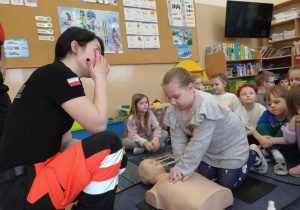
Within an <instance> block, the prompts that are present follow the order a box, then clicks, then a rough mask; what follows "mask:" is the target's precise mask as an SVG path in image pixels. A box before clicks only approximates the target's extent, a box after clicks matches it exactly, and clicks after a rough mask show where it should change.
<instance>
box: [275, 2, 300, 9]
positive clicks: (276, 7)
mask: <svg viewBox="0 0 300 210" xmlns="http://www.w3.org/2000/svg"><path fill="white" fill-rule="evenodd" d="M298 2H299V0H288V1H284V2H281V3H278V4H275V5H274V7H273V10H276V9H280V8H283V7H286V6H290V5H292V4H295V3H298Z"/></svg>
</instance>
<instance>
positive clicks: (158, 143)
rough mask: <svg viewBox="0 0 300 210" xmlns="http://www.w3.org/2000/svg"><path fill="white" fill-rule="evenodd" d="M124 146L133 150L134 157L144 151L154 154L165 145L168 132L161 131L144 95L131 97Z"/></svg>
mask: <svg viewBox="0 0 300 210" xmlns="http://www.w3.org/2000/svg"><path fill="white" fill-rule="evenodd" d="M125 136H126V137H127V138H126V139H125V140H124V146H125V148H126V149H130V150H133V154H134V155H138V154H141V153H143V152H144V151H145V149H146V150H147V151H149V152H155V151H157V150H158V149H159V148H160V147H163V146H164V145H165V142H166V141H167V139H168V136H169V134H168V132H167V131H165V130H162V129H161V127H160V125H159V123H158V121H157V119H156V117H155V116H154V114H153V112H152V111H150V110H149V100H148V98H147V96H145V95H144V94H134V95H133V97H132V102H131V108H130V112H129V117H128V119H127V129H126V131H125Z"/></svg>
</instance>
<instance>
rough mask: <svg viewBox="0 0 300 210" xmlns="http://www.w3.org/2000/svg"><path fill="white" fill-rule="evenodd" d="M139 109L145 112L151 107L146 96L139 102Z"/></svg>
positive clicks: (141, 112) (140, 111) (142, 112)
mask: <svg viewBox="0 0 300 210" xmlns="http://www.w3.org/2000/svg"><path fill="white" fill-rule="evenodd" d="M136 106H137V110H138V112H139V113H140V114H145V113H146V112H147V111H148V108H149V102H148V100H147V98H146V97H143V98H142V99H141V100H140V101H139V102H138V103H137V104H136Z"/></svg>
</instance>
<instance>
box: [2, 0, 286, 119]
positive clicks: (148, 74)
mask: <svg viewBox="0 0 300 210" xmlns="http://www.w3.org/2000/svg"><path fill="white" fill-rule="evenodd" d="M247 1H249V0H247ZM250 1H251V0H250ZM224 2H226V0H211V1H209V2H207V0H196V12H197V13H196V21H197V33H198V40H199V54H200V62H199V64H200V66H201V67H202V68H204V69H205V49H206V47H207V46H210V45H213V44H218V43H223V42H231V43H240V44H245V45H248V46H252V47H260V46H261V44H262V43H261V42H260V40H256V39H251V40H249V39H225V38H223V37H224V27H225V12H226V8H225V6H226V3H225V4H224ZM256 2H266V3H280V2H282V0H274V1H270V0H264V1H262V0H256ZM4 30H5V28H4ZM6 37H7V38H14V37H9V35H7V36H6ZM53 53H54V52H53ZM153 63H155V60H154V61H153ZM175 65H176V63H171V64H150V65H149V64H147V65H118V66H111V70H110V72H109V75H108V78H107V83H108V84H107V87H108V103H109V117H113V116H117V115H118V107H120V106H121V105H125V104H130V103H131V97H132V95H133V94H134V93H138V92H140V93H144V94H146V95H147V96H148V98H149V100H150V102H152V101H154V100H155V99H158V100H160V101H162V102H165V101H166V98H165V96H164V93H163V91H162V89H161V86H160V84H161V80H162V77H163V75H164V74H165V72H167V71H168V70H169V69H171V68H173V67H174V66H175ZM34 70H35V69H33V68H29V69H8V70H7V76H6V80H5V83H6V84H7V85H8V86H9V88H10V90H9V95H10V97H11V98H12V99H13V98H14V96H15V95H16V93H17V92H18V90H19V88H20V87H21V85H22V84H23V83H24V82H25V81H26V80H27V79H28V77H29V76H30V75H31V73H32V72H33V71H34ZM82 81H83V86H84V88H85V92H86V95H87V97H88V98H89V99H90V100H92V98H93V94H94V83H93V81H92V80H91V79H86V78H84V79H82ZM33 103H34V102H33Z"/></svg>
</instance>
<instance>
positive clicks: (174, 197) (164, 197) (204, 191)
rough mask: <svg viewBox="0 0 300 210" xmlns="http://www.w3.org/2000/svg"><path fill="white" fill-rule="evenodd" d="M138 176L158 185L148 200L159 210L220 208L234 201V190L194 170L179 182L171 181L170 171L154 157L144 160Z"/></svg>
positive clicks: (145, 182) (150, 192) (146, 182)
mask: <svg viewBox="0 0 300 210" xmlns="http://www.w3.org/2000/svg"><path fill="white" fill-rule="evenodd" d="M138 175H139V177H140V178H141V180H142V182H143V183H144V184H154V186H153V187H152V188H151V189H150V190H148V191H147V192H146V198H145V200H146V202H147V203H148V204H150V205H151V206H153V207H155V208H157V209H170V210H182V209H189V210H199V209H200V210H204V209H210V210H220V209H225V208H227V207H228V206H231V205H232V204H233V195H232V192H231V190H229V189H228V188H225V187H223V186H221V185H218V184H216V183H214V182H212V181H210V180H208V179H206V178H204V177H203V176H201V175H200V174H199V173H197V172H194V173H193V174H192V176H191V177H190V178H189V179H188V180H186V181H185V182H183V181H178V182H177V183H176V184H173V182H169V180H168V178H169V174H168V173H166V170H165V168H164V167H163V166H162V165H161V164H160V163H158V162H157V161H156V160H154V159H146V160H143V161H142V162H141V163H140V165H139V168H138Z"/></svg>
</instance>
